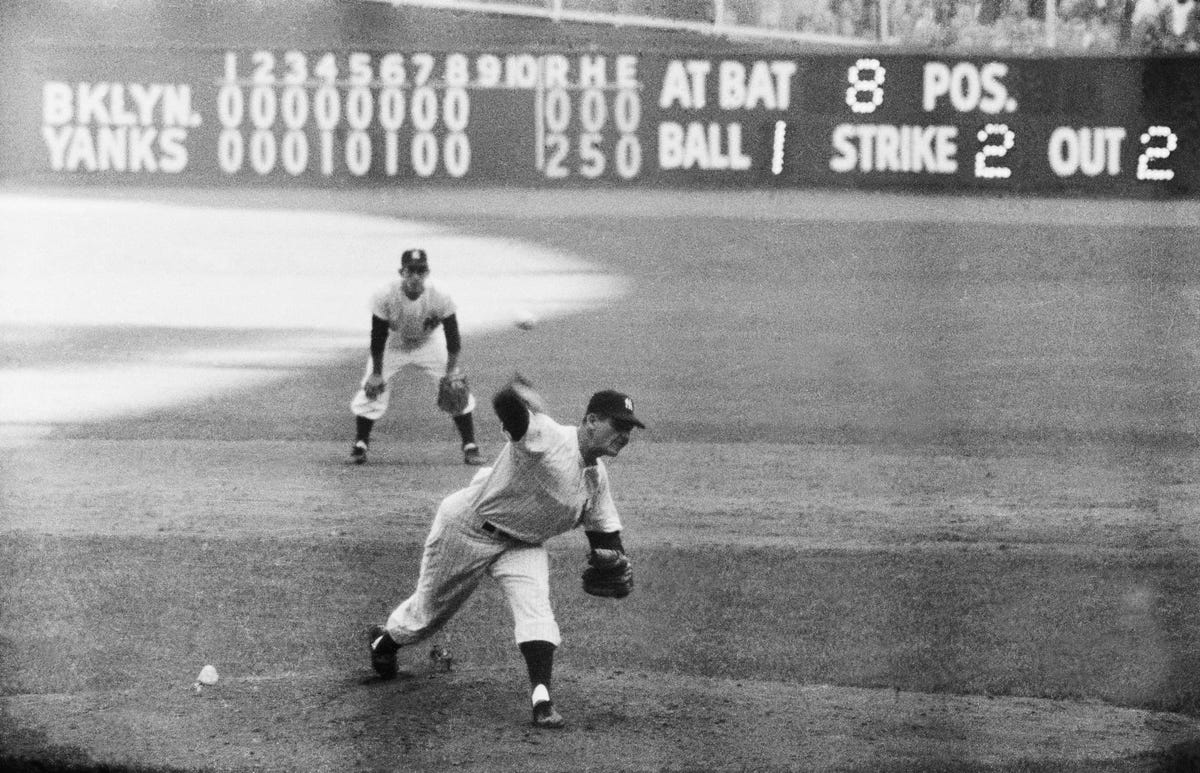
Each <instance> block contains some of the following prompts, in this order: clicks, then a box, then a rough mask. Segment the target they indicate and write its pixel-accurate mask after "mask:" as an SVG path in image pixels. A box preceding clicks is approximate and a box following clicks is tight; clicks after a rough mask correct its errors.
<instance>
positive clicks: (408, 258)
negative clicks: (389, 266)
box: [400, 249, 429, 272]
mask: <svg viewBox="0 0 1200 773" xmlns="http://www.w3.org/2000/svg"><path fill="white" fill-rule="evenodd" d="M400 268H407V269H409V270H411V271H421V272H424V271H428V270H429V256H428V255H426V254H425V250H422V249H411V250H405V251H404V254H402V255H401V256H400Z"/></svg>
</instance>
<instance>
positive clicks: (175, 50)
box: [0, 10, 1200, 198]
mask: <svg viewBox="0 0 1200 773" xmlns="http://www.w3.org/2000/svg"><path fill="white" fill-rule="evenodd" d="M374 12H376V13H378V12H379V11H378V10H375V11H374ZM348 26H351V27H352V26H353V25H348ZM244 37H246V38H250V39H252V38H253V35H252V34H246V35H244ZM352 37H353V36H352V35H349V36H343V38H342V42H340V43H338V44H337V45H336V46H329V47H326V48H314V47H312V42H313V38H312V36H311V35H308V36H304V35H301V36H299V38H298V40H297V43H298V44H297V46H295V47H292V46H289V45H288V44H287V36H286V34H282V35H281V34H280V32H279V31H278V30H275V31H274V32H273V33H272V34H270V35H264V38H263V39H264V44H263V45H262V46H261V47H259V46H255V45H252V44H250V45H248V44H246V42H245V41H244V40H243V41H239V42H238V45H231V46H223V47H222V46H212V45H203V46H192V45H181V44H179V43H178V42H176V41H163V42H157V41H151V42H150V44H148V45H144V46H138V45H133V44H132V43H130V42H129V41H119V42H116V43H114V42H112V41H105V42H101V43H89V44H81V43H79V42H77V41H65V40H32V41H21V42H18V43H16V44H15V46H14V47H13V49H12V50H11V51H10V52H9V53H10V54H13V53H14V52H15V56H14V57H13V60H14V61H13V63H12V64H13V66H12V67H11V68H8V71H9V73H10V76H9V78H8V79H7V83H6V86H5V87H4V88H5V93H4V101H5V104H6V108H5V110H4V118H3V121H4V125H3V130H4V133H3V135H2V136H0V169H2V170H3V173H4V175H6V176H9V177H17V178H25V179H36V180H40V181H45V180H51V181H54V182H62V183H92V182H100V183H105V184H115V183H125V182H129V183H137V184H141V185H145V184H153V183H165V184H172V183H180V184H196V185H272V186H276V185H290V184H300V185H305V186H347V185H355V186H357V185H362V186H379V185H435V184H436V185H470V186H494V185H521V186H536V187H543V186H573V187H587V186H605V187H620V186H642V187H660V186H661V187H680V188H691V187H697V188H797V187H847V188H861V189H897V188H899V189H921V190H931V191H939V192H965V193H992V192H1021V193H1024V192H1030V193H1045V194H1113V195H1122V196H1133V197H1146V198H1155V197H1180V196H1183V197H1190V196H1194V195H1196V194H1197V193H1200V152H1198V150H1197V148H1198V147H1200V58H1196V57H1180V58H1153V59H1129V58H1056V59H1035V58H994V59H993V58H962V59H958V58H942V57H932V56H925V55H921V54H913V53H887V52H882V53H881V52H844V53H821V52H814V53H804V54H799V55H790V54H789V55H783V54H780V53H778V52H770V51H761V50H760V51H753V50H747V51H737V50H727V51H719V50H718V51H699V50H697V49H695V48H685V47H679V49H678V50H669V49H670V46H666V47H664V50H654V51H648V50H645V49H644V48H642V47H638V48H633V47H629V48H624V47H622V46H621V45H620V44H619V42H617V41H608V43H607V44H606V45H604V46H603V47H601V46H592V47H591V48H590V50H587V51H586V53H579V51H578V49H577V48H576V49H575V50H569V49H567V48H559V49H557V50H556V49H555V48H554V47H553V46H550V47H546V48H541V49H539V50H535V51H531V50H530V48H529V46H526V45H520V44H516V43H511V42H510V43H508V44H505V45H498V46H496V47H487V46H484V45H480V44H479V43H478V42H472V43H471V44H470V45H464V46H462V47H461V48H458V49H454V48H448V47H446V45H445V43H446V42H447V37H446V36H442V38H441V39H440V40H439V41H438V42H439V47H438V48H436V49H435V48H421V47H418V46H416V45H413V44H412V43H411V41H406V42H405V45H404V46H403V47H400V46H397V47H394V48H392V47H387V46H385V45H381V44H380V41H379V40H366V41H364V42H365V43H366V44H365V45H362V46H354V45H352V44H349V43H347V42H346V38H352ZM409 37H410V38H413V37H419V35H410V36H409ZM306 44H307V45H306Z"/></svg>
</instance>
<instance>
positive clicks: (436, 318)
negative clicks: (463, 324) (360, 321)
mask: <svg viewBox="0 0 1200 773" xmlns="http://www.w3.org/2000/svg"><path fill="white" fill-rule="evenodd" d="M456 311H457V308H456V307H455V305H454V300H453V299H452V298H451V297H450V296H449V295H447V294H446V293H445V292H443V291H441V290H439V289H438V288H437V287H436V286H435V285H434V284H433V283H432V282H429V281H426V282H425V292H423V293H421V295H420V296H419V297H418V298H417V299H416V300H413V299H412V298H409V297H408V296H407V295H405V294H404V280H403V279H399V280H396V281H395V282H392V283H391V284H390V285H388V286H387V287H386V288H385V289H383V290H381V291H380V292H378V293H376V294H375V297H374V298H372V300H371V313H372V314H374V315H375V316H376V317H379V318H380V319H384V320H387V323H388V328H390V329H391V331H392V333H393V335H391V336H389V337H388V346H390V347H394V348H398V349H404V350H411V349H416V348H417V347H418V346H420V345H421V344H423V343H425V342H426V341H427V340H429V336H430V334H431V333H433V331H435V330H437V329H438V327H440V326H441V324H442V320H443V319H445V318H446V317H449V316H450V315H451V314H454V313H455V312H456Z"/></svg>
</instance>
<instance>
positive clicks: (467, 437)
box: [350, 249, 483, 465]
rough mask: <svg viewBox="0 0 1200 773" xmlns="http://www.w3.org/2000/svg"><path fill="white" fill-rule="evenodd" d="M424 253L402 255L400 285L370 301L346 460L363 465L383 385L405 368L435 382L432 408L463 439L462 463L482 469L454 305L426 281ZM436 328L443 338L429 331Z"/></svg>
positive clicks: (382, 402) (380, 410) (384, 404)
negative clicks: (366, 352)
mask: <svg viewBox="0 0 1200 773" xmlns="http://www.w3.org/2000/svg"><path fill="white" fill-rule="evenodd" d="M428 275H429V256H428V255H427V254H426V253H425V250H420V249H412V250H405V251H404V254H403V255H401V256H400V279H399V280H398V281H394V282H392V283H391V284H389V285H388V286H387V287H385V288H384V289H383V290H381V291H380V292H379V293H377V294H376V295H375V297H374V298H373V300H372V303H371V347H370V352H371V353H370V357H369V358H368V360H367V370H366V373H365V374H364V375H363V378H362V383H361V384H360V386H359V389H358V392H357V393H356V394H355V395H354V399H353V400H351V402H350V410H351V411H352V412H353V413H354V415H355V417H356V436H355V439H354V445H353V446H351V448H350V460H351V461H352V462H355V463H356V464H363V463H365V462H366V461H367V449H368V447H369V445H370V442H371V430H372V429H373V428H374V426H375V422H376V421H378V420H379V419H381V418H383V415H384V413H386V412H387V408H388V400H389V397H390V394H391V392H390V390H389V389H388V382H390V381H391V379H392V377H393V376H395V375H396V374H397V373H399V372H400V371H401V370H404V369H405V368H412V369H415V370H418V371H420V372H422V373H425V374H426V375H427V376H429V377H430V378H432V379H433V380H434V382H436V384H437V387H438V391H437V406H438V408H440V409H441V410H443V411H445V412H446V413H448V414H449V415H450V417H451V418H452V419H453V420H454V426H455V427H456V428H457V429H458V434H459V436H460V437H461V438H462V453H463V462H465V463H466V464H475V465H477V464H482V463H483V458H482V457H481V456H480V454H479V446H478V445H477V444H476V443H475V423H474V419H473V418H472V416H473V411H474V410H475V397H474V395H472V394H471V390H470V387H469V386H468V384H467V377H466V376H465V375H464V374H463V373H462V371H460V370H459V368H458V355H459V352H460V351H461V350H462V338H461V336H460V335H459V332H458V316H457V308H456V306H455V304H454V300H453V299H452V298H451V297H450V296H449V295H447V294H446V293H445V292H443V291H442V290H440V289H439V288H437V287H436V286H434V285H433V283H431V282H429V281H427V279H426V277H427V276H428ZM439 327H440V328H441V329H442V331H443V333H444V335H443V336H442V337H438V336H437V335H434V331H436V330H437V329H438V328H439Z"/></svg>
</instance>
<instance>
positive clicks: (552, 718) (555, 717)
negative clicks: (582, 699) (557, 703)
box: [533, 701, 567, 730]
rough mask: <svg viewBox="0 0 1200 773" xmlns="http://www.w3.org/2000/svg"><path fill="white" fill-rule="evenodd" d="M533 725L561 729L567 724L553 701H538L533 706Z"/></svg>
mask: <svg viewBox="0 0 1200 773" xmlns="http://www.w3.org/2000/svg"><path fill="white" fill-rule="evenodd" d="M533 726H534V727H540V728H544V729H546V730H561V729H562V728H564V727H566V726H567V721H566V720H565V719H563V718H562V714H559V713H558V710H557V709H555V708H554V703H553V702H552V701H538V702H537V703H536V704H535V705H534V707H533Z"/></svg>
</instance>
